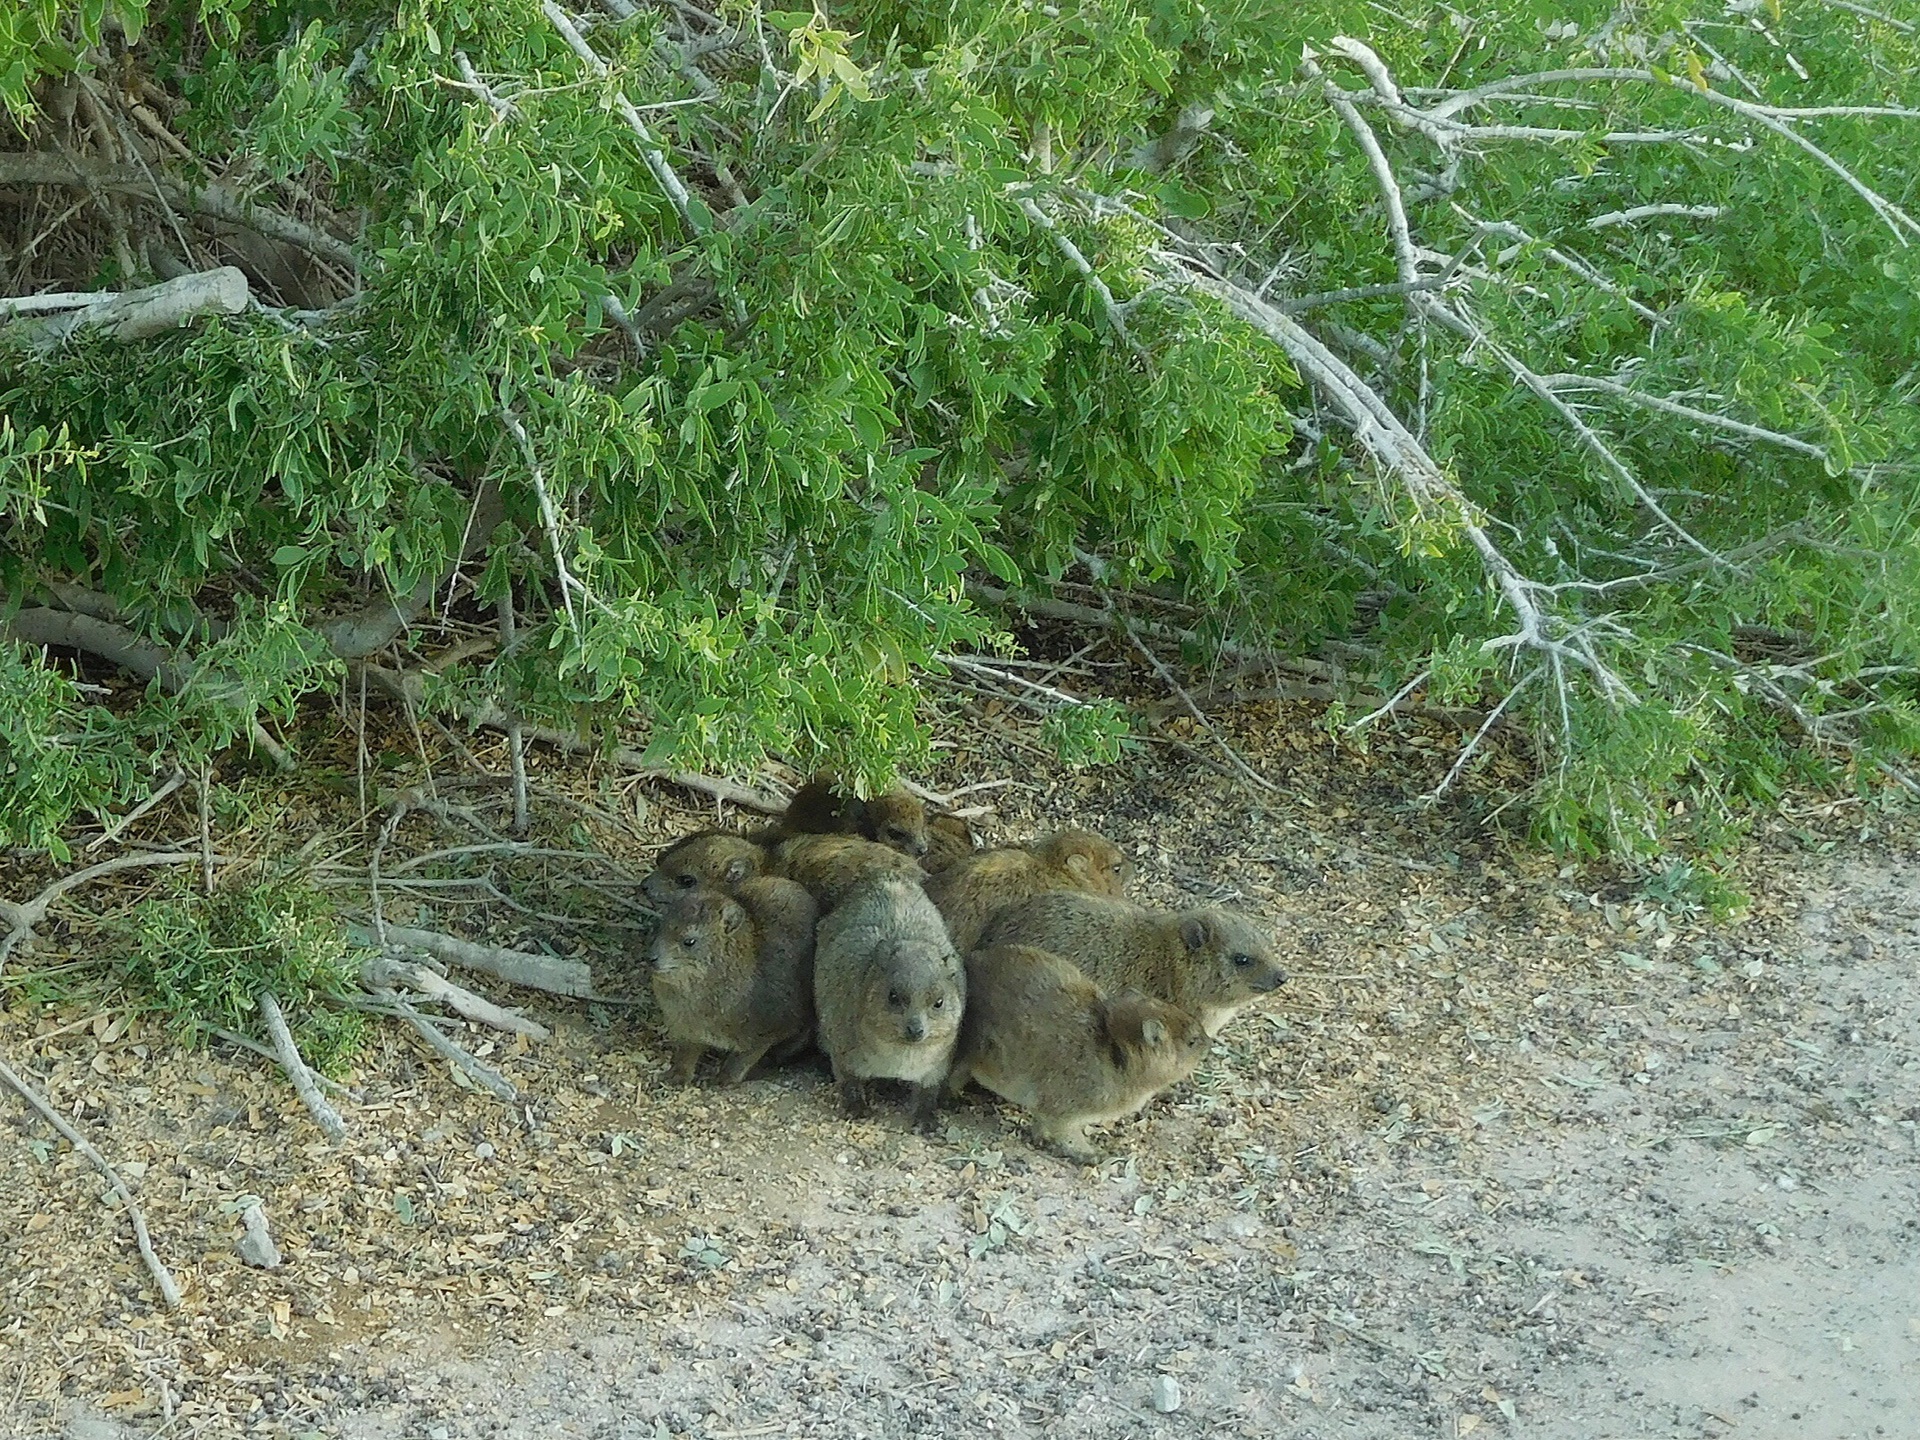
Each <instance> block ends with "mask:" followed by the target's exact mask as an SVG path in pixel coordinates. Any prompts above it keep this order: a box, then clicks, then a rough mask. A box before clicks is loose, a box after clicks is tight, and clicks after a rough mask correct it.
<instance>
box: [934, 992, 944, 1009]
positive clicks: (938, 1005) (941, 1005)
mask: <svg viewBox="0 0 1920 1440" xmlns="http://www.w3.org/2000/svg"><path fill="white" fill-rule="evenodd" d="M933 1008H934V1009H936V1010H944V1009H946V1008H947V997H946V996H944V995H942V996H941V997H940V998H939V999H938V1000H935V1001H934V1002H933Z"/></svg>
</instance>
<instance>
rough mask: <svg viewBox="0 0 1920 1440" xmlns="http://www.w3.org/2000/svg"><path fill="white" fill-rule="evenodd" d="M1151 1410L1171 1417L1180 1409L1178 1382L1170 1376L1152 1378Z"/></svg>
mask: <svg viewBox="0 0 1920 1440" xmlns="http://www.w3.org/2000/svg"><path fill="white" fill-rule="evenodd" d="M1153 1408H1154V1409H1156V1410H1158V1411H1159V1412H1160V1413H1161V1414H1162V1415H1171V1414H1172V1413H1173V1412H1174V1411H1176V1410H1178V1409H1179V1408H1180V1382H1179V1381H1178V1380H1176V1379H1174V1378H1173V1376H1171V1375H1156V1376H1154V1377H1153Z"/></svg>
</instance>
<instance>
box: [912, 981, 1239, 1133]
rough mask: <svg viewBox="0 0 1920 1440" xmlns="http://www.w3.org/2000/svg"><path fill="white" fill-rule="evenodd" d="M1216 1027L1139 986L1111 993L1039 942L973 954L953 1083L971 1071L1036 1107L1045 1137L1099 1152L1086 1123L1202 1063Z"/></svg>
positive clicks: (951, 1087)
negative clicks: (1142, 991)
mask: <svg viewBox="0 0 1920 1440" xmlns="http://www.w3.org/2000/svg"><path fill="white" fill-rule="evenodd" d="M1206 1052H1207V1032H1206V1031H1205V1030H1204V1029H1202V1028H1201V1025H1200V1022H1199V1021H1198V1020H1196V1019H1194V1018H1193V1016H1191V1015H1189V1014H1188V1013H1187V1012H1186V1011H1184V1010H1181V1009H1179V1008H1177V1007H1175V1006H1172V1005H1169V1004H1167V1003H1166V1002H1165V1001H1163V1000H1152V999H1149V998H1148V997H1146V996H1144V995H1141V994H1139V993H1137V992H1134V991H1128V992H1126V993H1125V994H1122V995H1116V996H1112V997H1109V996H1106V995H1103V994H1102V993H1101V992H1100V989H1099V987H1098V986H1096V985H1095V984H1094V983H1093V982H1092V981H1091V980H1089V979H1087V977H1086V976H1085V975H1083V974H1082V973H1081V972H1080V970H1079V969H1078V967H1076V966H1074V965H1072V964H1071V963H1069V962H1068V961H1065V960H1062V959H1061V958H1060V957H1059V956H1058V955H1054V954H1050V953H1049V952H1047V951H1045V950H1036V949H1034V948H1033V947H1032V946H1030V945H997V946H994V947H993V948H992V949H988V950H976V951H974V952H973V953H972V954H971V955H969V956H967V1013H966V1019H965V1020H963V1021H962V1022H961V1025H960V1043H959V1046H958V1047H957V1049H956V1050H955V1051H954V1060H953V1070H952V1073H951V1074H949V1075H948V1077H947V1090H948V1092H949V1093H950V1094H956V1095H957V1094H958V1093H959V1092H960V1091H961V1090H962V1089H964V1088H965V1087H966V1083H967V1081H968V1080H970V1079H971V1080H974V1081H977V1082H978V1083H980V1084H981V1085H984V1086H985V1087H986V1088H987V1089H989V1090H991V1091H993V1092H994V1094H996V1095H999V1096H1001V1097H1002V1098H1003V1099H1007V1100H1011V1101H1012V1102H1013V1103H1014V1104H1016V1105H1018V1106H1020V1107H1021V1108H1022V1109H1023V1110H1026V1111H1028V1112H1029V1113H1030V1114H1031V1115H1032V1116H1033V1130H1034V1135H1035V1136H1036V1138H1038V1139H1039V1140H1041V1141H1042V1142H1044V1143H1046V1144H1048V1145H1051V1146H1053V1147H1054V1148H1056V1149H1058V1150H1059V1151H1061V1152H1062V1153H1063V1154H1066V1155H1068V1156H1071V1157H1072V1158H1073V1159H1076V1160H1095V1159H1098V1158H1099V1151H1097V1150H1096V1149H1094V1147H1093V1146H1092V1145H1091V1144H1090V1143H1089V1142H1088V1140H1087V1134H1086V1131H1087V1126H1089V1125H1103V1124H1105V1123H1107V1122H1108V1121H1111V1120H1118V1119H1120V1118H1122V1117H1123V1116H1127V1115H1131V1114H1132V1113H1133V1112H1134V1111H1136V1110H1138V1109H1139V1108H1140V1107H1141V1106H1142V1105H1145V1104H1146V1103H1147V1101H1149V1100H1151V1099H1152V1098H1153V1097H1154V1096H1155V1095H1156V1094H1158V1093H1159V1092H1160V1091H1162V1090H1164V1089H1166V1088H1167V1086H1169V1085H1172V1084H1174V1083H1175V1082H1176V1081H1179V1080H1184V1079H1186V1077H1187V1076H1189V1075H1191V1074H1192V1073H1193V1069H1194V1067H1195V1066H1196V1065H1198V1064H1199V1063H1200V1059H1201V1057H1202V1056H1203V1055H1205V1054H1206Z"/></svg>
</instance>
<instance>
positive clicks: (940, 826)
mask: <svg viewBox="0 0 1920 1440" xmlns="http://www.w3.org/2000/svg"><path fill="white" fill-rule="evenodd" d="M979 848H980V842H979V840H978V839H977V838H976V837H975V835H974V833H973V827H972V826H971V825H969V824H967V822H966V821H964V820H962V819H961V818H960V817H959V816H958V815H929V816H928V817H927V853H926V854H925V855H923V856H921V857H920V864H921V866H922V867H923V868H924V869H925V870H926V872H927V873H928V874H929V875H937V874H939V873H940V872H941V871H942V870H950V869H952V868H953V867H954V866H955V865H958V864H959V863H960V862H961V861H962V860H964V859H966V858H967V857H968V856H969V855H972V854H973V853H974V852H975V851H976V850H978V849H979Z"/></svg>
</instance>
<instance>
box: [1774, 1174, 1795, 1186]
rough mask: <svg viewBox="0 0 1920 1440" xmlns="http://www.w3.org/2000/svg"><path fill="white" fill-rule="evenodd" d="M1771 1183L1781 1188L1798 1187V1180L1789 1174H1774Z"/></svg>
mask: <svg viewBox="0 0 1920 1440" xmlns="http://www.w3.org/2000/svg"><path fill="white" fill-rule="evenodd" d="M1773 1183H1774V1184H1775V1185H1776V1186H1778V1187H1779V1188H1780V1189H1782V1190H1798V1189H1799V1188H1800V1182H1799V1181H1798V1180H1796V1179H1794V1178H1793V1176H1791V1175H1778V1176H1775V1177H1774V1181H1773Z"/></svg>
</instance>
